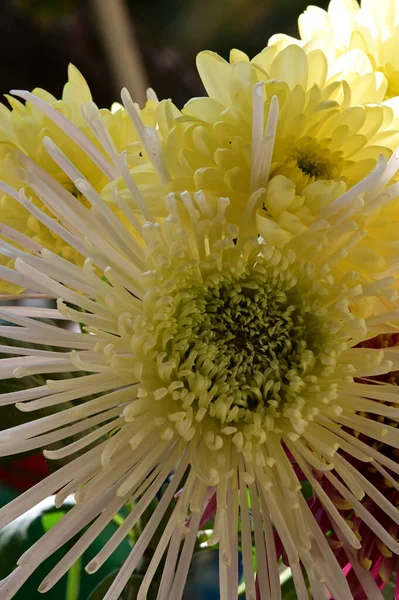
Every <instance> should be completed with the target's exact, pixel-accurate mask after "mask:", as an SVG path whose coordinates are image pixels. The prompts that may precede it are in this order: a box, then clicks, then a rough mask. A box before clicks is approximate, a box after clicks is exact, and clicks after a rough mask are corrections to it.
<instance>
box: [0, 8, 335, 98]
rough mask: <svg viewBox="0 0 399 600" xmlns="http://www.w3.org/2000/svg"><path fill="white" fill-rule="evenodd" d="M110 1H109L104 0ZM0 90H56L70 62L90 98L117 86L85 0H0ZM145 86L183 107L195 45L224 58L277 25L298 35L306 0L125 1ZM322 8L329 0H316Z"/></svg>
mask: <svg viewBox="0 0 399 600" xmlns="http://www.w3.org/2000/svg"><path fill="white" fill-rule="evenodd" d="M109 2H112V0H109ZM0 4H1V20H0V56H1V57H2V60H1V62H0V92H1V93H2V94H4V93H7V92H8V90H10V89H12V88H21V87H22V88H24V89H32V88H34V87H43V88H45V89H46V90H48V91H49V92H51V93H53V94H54V95H55V96H56V97H60V95H61V93H62V87H63V85H64V83H65V81H66V77H67V75H66V69H67V65H68V63H69V62H72V63H74V64H75V65H76V66H77V67H78V68H79V69H80V70H81V71H82V73H83V75H84V76H85V77H86V79H87V81H88V83H89V85H90V87H91V89H92V93H93V97H94V99H95V101H96V103H97V104H98V105H99V106H101V107H107V106H109V105H110V104H111V103H112V102H113V101H115V100H119V92H118V89H117V86H116V84H115V82H114V78H113V74H112V71H111V69H110V66H109V64H108V61H107V57H106V54H105V51H104V48H103V44H102V39H101V36H100V34H99V31H98V23H97V21H96V18H95V15H94V14H93V8H92V4H91V0H1V2H0ZM126 4H127V5H128V8H129V13H130V15H131V19H132V22H133V23H134V28H135V32H136V37H137V39H138V43H139V47H140V51H141V53H142V57H143V62H144V65H145V68H146V71H147V76H148V78H149V81H150V85H151V86H152V87H154V88H155V90H156V92H157V94H158V96H159V97H160V98H169V97H173V99H174V101H175V103H176V104H177V105H178V106H182V105H183V104H184V103H185V102H186V101H187V100H188V99H189V98H190V97H192V96H195V95H198V94H201V93H202V86H201V83H200V81H199V78H198V75H197V73H196V70H195V62H194V61H195V55H196V54H197V52H198V51H199V50H202V49H209V50H214V51H216V52H218V53H219V54H221V55H222V56H224V57H226V58H227V57H228V54H229V50H230V48H234V47H236V48H240V49H241V50H243V51H244V52H247V53H248V54H249V55H250V56H253V55H255V54H257V53H258V52H259V51H260V50H261V49H262V48H263V47H264V46H265V45H266V44H267V40H268V39H269V37H270V36H271V35H273V34H274V33H277V32H282V33H288V34H291V35H295V36H297V34H298V30H297V18H298V15H299V14H300V13H301V12H302V11H303V10H304V9H305V8H306V6H307V5H308V4H310V1H309V0H126ZM313 4H317V5H319V6H321V7H323V8H326V7H327V4H328V0H318V1H317V0H316V2H313Z"/></svg>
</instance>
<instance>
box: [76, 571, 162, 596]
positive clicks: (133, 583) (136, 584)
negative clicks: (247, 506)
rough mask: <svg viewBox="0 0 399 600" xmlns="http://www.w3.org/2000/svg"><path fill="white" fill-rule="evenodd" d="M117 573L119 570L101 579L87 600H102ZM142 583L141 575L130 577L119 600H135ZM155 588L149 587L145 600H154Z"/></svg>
mask: <svg viewBox="0 0 399 600" xmlns="http://www.w3.org/2000/svg"><path fill="white" fill-rule="evenodd" d="M118 573H119V570H118V569H117V570H116V571H113V572H112V573H110V574H109V575H107V577H105V579H103V581H102V582H101V583H100V584H99V585H98V586H97V587H96V588H95V589H94V590H93V592H92V593H91V594H90V596H89V597H88V599H87V600H103V598H104V596H105V594H106V593H107V592H108V590H109V588H110V587H111V585H112V582H113V581H114V579H115V577H116V576H117V575H118ZM142 581H143V575H132V577H131V578H130V579H129V582H128V584H127V586H126V587H125V589H124V590H123V592H122V594H121V595H120V596H119V598H120V600H136V598H137V594H138V591H139V589H140V586H141V584H142ZM157 588H158V586H157V585H156V584H155V585H152V586H151V587H150V589H149V591H148V594H147V600H156V597H157Z"/></svg>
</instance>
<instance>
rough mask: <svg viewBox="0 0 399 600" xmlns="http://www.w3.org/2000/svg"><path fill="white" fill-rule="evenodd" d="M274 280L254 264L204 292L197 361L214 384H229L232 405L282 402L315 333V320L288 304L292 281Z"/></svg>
mask: <svg viewBox="0 0 399 600" xmlns="http://www.w3.org/2000/svg"><path fill="white" fill-rule="evenodd" d="M280 283H281V282H280ZM276 284H277V282H276V281H273V280H270V279H269V273H267V270H266V269H264V268H263V267H262V266H261V265H256V266H254V267H252V269H250V271H249V272H248V273H247V274H245V275H244V277H241V278H238V279H236V280H231V281H223V282H222V283H221V284H219V285H217V286H215V287H209V288H208V289H207V290H206V291H205V293H204V292H202V293H203V301H202V302H203V310H202V302H201V311H200V312H201V319H200V322H199V323H198V325H197V327H196V328H194V330H193V332H194V334H195V335H196V336H197V340H196V341H195V342H194V344H193V346H192V347H193V349H194V350H195V351H196V352H198V357H199V358H200V361H199V362H200V364H201V363H202V362H206V363H207V365H208V366H207V367H206V368H205V369H204V368H203V367H202V368H200V372H203V374H204V375H205V376H209V374H210V373H212V377H211V379H212V382H213V384H214V385H215V384H216V385H217V386H220V385H221V382H223V383H224V382H227V383H228V386H229V395H230V400H231V407H235V406H238V407H243V408H245V409H249V410H256V408H257V407H258V406H267V405H268V404H269V402H270V401H273V399H274V398H275V395H276V394H277V396H280V400H281V402H284V400H285V398H284V396H285V393H284V391H286V392H288V390H285V387H286V386H287V384H288V383H289V378H288V379H287V374H288V373H289V372H290V371H292V370H293V369H294V370H297V369H300V363H301V360H302V359H303V355H304V353H305V352H306V349H307V348H308V344H309V343H310V338H312V337H313V338H314V339H316V338H317V337H318V334H319V331H318V329H319V328H318V326H317V323H316V322H315V321H313V323H312V324H310V320H311V319H310V318H309V317H310V315H305V314H304V312H303V311H302V310H301V309H300V308H298V307H297V306H295V304H293V303H292V301H291V299H290V297H289V296H290V294H289V287H290V286H289V285H288V286H287V287H288V289H284V288H285V286H284V285H281V287H279V286H278V285H276ZM195 293H196V294H199V293H200V291H199V290H197V291H196V292H195ZM211 365H212V367H211V370H210V369H209V367H210V366H211ZM266 388H268V389H266ZM278 388H279V389H278ZM280 390H281V392H280V394H278V393H277V392H279V391H280ZM230 400H229V404H230ZM231 407H230V408H231Z"/></svg>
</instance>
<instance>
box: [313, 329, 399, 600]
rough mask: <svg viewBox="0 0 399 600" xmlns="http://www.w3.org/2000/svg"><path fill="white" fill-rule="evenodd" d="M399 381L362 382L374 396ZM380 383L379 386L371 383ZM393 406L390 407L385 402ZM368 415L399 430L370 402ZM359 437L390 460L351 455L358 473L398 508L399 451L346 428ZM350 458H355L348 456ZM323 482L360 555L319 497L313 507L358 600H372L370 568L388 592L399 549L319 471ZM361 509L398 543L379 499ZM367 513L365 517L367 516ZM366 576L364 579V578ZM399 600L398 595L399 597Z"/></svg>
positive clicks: (393, 338)
mask: <svg viewBox="0 0 399 600" xmlns="http://www.w3.org/2000/svg"><path fill="white" fill-rule="evenodd" d="M398 343H399V338H398V334H389V335H383V336H377V337H376V338H373V339H372V340H369V341H367V342H364V343H363V344H362V347H363V348H373V349H378V348H394V347H397V346H398ZM397 381H398V372H393V373H390V374H388V375H380V376H376V377H373V378H372V381H370V380H367V381H365V380H360V381H359V383H360V384H364V383H367V384H368V385H370V389H371V391H370V396H371V398H373V397H374V394H375V392H377V394H378V389H382V388H381V386H383V387H384V388H385V389H388V390H389V389H390V387H391V386H395V387H391V390H392V391H395V389H396V386H397ZM372 383H374V384H375V385H374V386H371V384H372ZM385 405H386V406H389V404H388V403H385ZM362 409H364V410H363V411H362V414H363V417H364V418H366V419H369V420H371V421H376V420H378V421H379V423H381V425H382V426H384V424H385V425H388V426H390V427H394V428H397V425H398V423H397V419H395V418H392V415H390V414H387V415H380V416H379V417H377V416H376V415H375V414H373V413H370V412H368V402H366V404H365V405H362V402H360V403H359V410H362ZM353 433H354V434H355V436H356V437H357V439H358V445H359V449H360V450H364V451H366V452H369V453H370V454H371V458H372V459H374V458H375V457H376V452H378V453H379V454H381V455H383V456H384V463H383V464H382V465H381V464H378V461H377V463H376V462H375V460H371V461H370V462H362V461H361V460H359V459H357V458H354V457H351V458H350V462H351V465H352V467H354V468H355V469H356V470H358V471H359V472H360V473H361V474H362V475H363V477H365V478H366V479H367V481H368V482H369V483H370V484H372V485H373V486H374V487H375V488H376V489H377V490H378V491H379V493H380V494H382V496H383V497H384V498H386V499H387V500H389V502H390V503H391V504H392V505H393V506H395V507H398V506H399V483H398V475H399V467H398V451H399V450H398V448H397V447H392V446H390V445H389V444H385V443H384V441H383V440H380V441H375V440H373V439H372V438H371V439H370V437H369V436H368V435H367V433H365V432H363V433H360V432H358V431H356V430H352V429H351V428H350V427H348V428H345V435H346V437H348V436H350V435H352V434H353ZM347 458H348V459H349V457H347ZM317 477H318V480H319V482H320V483H321V485H322V486H323V489H324V491H325V492H326V493H327V494H328V496H329V498H330V499H331V500H332V501H333V502H334V504H335V506H336V508H337V510H338V511H339V512H340V514H341V515H342V517H343V518H344V519H345V520H346V522H347V523H348V525H349V526H350V527H351V529H352V530H353V531H354V533H355V534H356V536H357V537H358V538H359V540H360V542H361V548H360V550H359V551H358V553H357V554H354V555H352V556H351V557H350V560H349V561H348V556H347V554H346V553H345V550H344V548H343V544H342V542H341V541H340V539H339V536H337V534H336V533H335V531H334V524H333V523H332V522H331V520H330V519H329V517H328V515H327V514H326V512H325V510H324V508H323V506H322V504H321V503H320V501H319V499H318V498H314V499H313V500H312V501H311V503H310V506H311V510H312V512H313V514H314V515H315V516H316V518H317V520H318V522H319V524H320V526H321V527H322V528H323V529H324V530H325V532H326V534H327V536H328V540H329V544H330V546H331V548H332V549H333V550H334V553H335V555H336V557H337V559H338V560H339V562H340V564H341V565H342V567H343V571H344V573H345V575H346V576H347V579H348V582H349V585H350V588H351V591H352V594H353V598H354V599H355V600H365V599H366V598H369V597H370V595H368V592H369V587H368V583H367V580H366V579H363V578H362V574H363V573H364V570H366V571H368V572H369V573H370V574H371V576H372V578H373V580H375V582H376V583H377V585H378V588H379V589H380V590H383V589H384V588H385V586H386V584H387V583H388V581H389V580H390V579H391V577H392V575H393V574H394V573H395V572H397V567H398V558H399V554H398V552H397V550H396V551H395V550H393V549H392V548H388V547H387V546H386V544H385V543H384V541H383V539H382V537H381V535H380V530H379V528H378V527H376V526H375V523H373V522H372V521H370V520H368V519H364V518H362V514H361V513H359V512H358V510H357V509H356V507H355V506H354V504H353V503H352V502H351V501H350V500H348V499H345V498H344V497H343V495H342V494H341V493H340V491H339V490H338V489H337V487H336V486H335V485H334V484H332V483H331V481H325V480H324V478H323V473H321V472H319V474H318V476H317ZM360 501H361V506H362V508H363V509H365V510H366V511H367V512H366V514H367V513H369V514H371V515H372V516H373V518H374V520H375V521H376V522H378V523H379V524H380V525H383V527H384V528H385V530H386V531H389V533H390V535H391V536H392V537H393V538H394V539H398V537H399V526H398V523H397V521H395V520H393V519H392V518H391V517H390V516H389V515H387V514H385V513H384V511H383V510H382V509H381V505H380V503H379V502H378V499H377V498H374V499H373V498H371V497H370V496H367V495H365V496H364V497H363V498H360ZM363 514H364V513H363ZM359 575H360V576H359ZM396 579H397V582H396V590H397V591H396V594H398V590H399V579H398V578H396ZM373 598H374V596H373ZM395 598H396V595H395Z"/></svg>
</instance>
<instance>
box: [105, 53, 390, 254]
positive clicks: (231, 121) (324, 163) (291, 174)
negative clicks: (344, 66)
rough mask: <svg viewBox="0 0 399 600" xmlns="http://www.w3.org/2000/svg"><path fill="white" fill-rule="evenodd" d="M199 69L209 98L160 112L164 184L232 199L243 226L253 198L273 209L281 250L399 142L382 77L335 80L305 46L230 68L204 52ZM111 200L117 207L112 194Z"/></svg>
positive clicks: (239, 56) (240, 59) (237, 58)
mask: <svg viewBox="0 0 399 600" xmlns="http://www.w3.org/2000/svg"><path fill="white" fill-rule="evenodd" d="M197 65H198V70H199V73H200V76H201V78H202V81H203V83H204V86H205V88H206V91H207V93H208V96H207V97H204V98H194V99H192V100H190V101H189V102H188V103H187V104H186V105H185V107H184V108H183V109H182V110H181V111H179V110H178V109H177V108H176V107H175V106H174V105H173V104H172V102H171V101H163V102H161V103H160V104H159V105H158V107H157V121H158V124H159V132H160V137H161V143H162V148H163V153H164V156H165V165H166V169H167V173H168V176H165V174H164V173H161V176H163V183H164V185H165V186H166V188H167V189H168V190H169V191H171V192H176V193H181V192H183V191H185V190H188V191H189V192H190V193H194V192H196V191H199V190H203V191H205V193H206V194H207V197H208V198H209V200H210V202H213V201H214V200H213V199H215V202H216V198H218V197H223V196H225V197H228V198H229V199H230V201H231V202H230V205H229V207H228V209H227V216H228V218H229V219H231V220H232V221H233V222H235V223H238V222H239V221H240V218H241V215H242V212H243V210H244V208H245V206H246V202H247V199H248V196H250V195H253V198H254V201H253V208H254V210H256V209H257V208H262V207H264V209H265V213H264V216H265V217H266V218H267V219H268V221H269V222H265V223H264V226H265V227H266V226H268V227H269V232H268V233H269V235H272V234H273V231H272V230H275V229H276V224H277V225H278V228H279V229H281V230H282V231H281V233H280V234H279V235H277V231H276V232H275V233H276V243H277V244H279V245H281V244H282V243H284V241H285V240H287V239H290V237H292V235H296V234H297V233H300V232H301V231H303V230H304V229H305V228H306V227H307V226H308V225H309V224H310V223H312V222H313V220H314V218H315V215H316V214H317V212H318V210H319V209H320V207H321V206H323V205H324V204H325V203H328V202H329V200H330V198H331V195H335V197H337V196H339V195H340V194H341V193H342V192H343V189H344V187H343V186H344V184H345V185H346V186H347V187H351V186H353V185H355V184H356V183H357V182H359V181H361V180H362V179H363V178H364V177H365V176H367V175H368V174H369V173H370V172H371V171H372V169H373V168H374V167H375V166H376V164H377V160H378V157H379V156H380V155H384V156H385V157H386V158H389V156H390V155H391V153H392V151H393V150H394V149H395V148H396V147H397V145H398V144H399V127H398V124H397V123H396V122H395V120H394V113H393V111H392V110H391V108H389V107H387V106H382V105H381V103H382V101H383V99H384V96H385V93H386V81H385V77H384V76H383V74H382V73H368V74H367V75H364V76H363V75H358V74H356V73H348V74H347V80H346V81H341V80H340V79H339V78H338V77H330V76H328V62H327V58H326V56H325V55H324V53H323V52H322V51H321V50H315V51H309V52H308V51H305V50H304V49H302V48H300V47H299V46H298V45H290V46H288V47H286V48H284V49H283V50H281V51H280V50H278V48H277V47H276V46H269V47H267V48H265V49H264V50H263V51H262V52H261V53H260V54H259V55H258V56H256V57H255V58H253V59H252V61H249V58H248V57H247V56H246V55H245V54H244V53H242V52H240V51H238V50H234V51H232V53H231V58H230V63H229V62H226V61H225V60H224V59H222V58H221V57H219V56H218V55H217V54H214V53H212V52H201V53H200V54H199V55H198V58H197ZM274 96H276V98H277V99H278V104H279V106H280V118H279V121H278V125H277V132H276V136H275V143H274V148H273V151H272V146H271V143H270V137H269V136H268V134H267V133H266V136H264V135H263V131H264V126H265V122H266V121H267V119H268V116H269V114H273V112H274V109H273V107H272V104H271V101H272V98H273V97H274ZM132 175H133V177H135V173H134V171H132ZM270 181H271V184H270V185H269V186H268V191H267V195H266V192H265V188H266V187H267V184H268V182H270ZM124 187H125V188H126V185H125V186H124V185H123V183H121V189H123V188H124ZM148 189H151V186H150V185H149V186H148ZM104 194H105V196H104V197H106V198H107V200H108V201H109V200H110V193H108V195H107V188H106V189H105V190H104ZM255 198H256V199H255ZM278 237H279V238H280V240H278V239H277V238H278Z"/></svg>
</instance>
